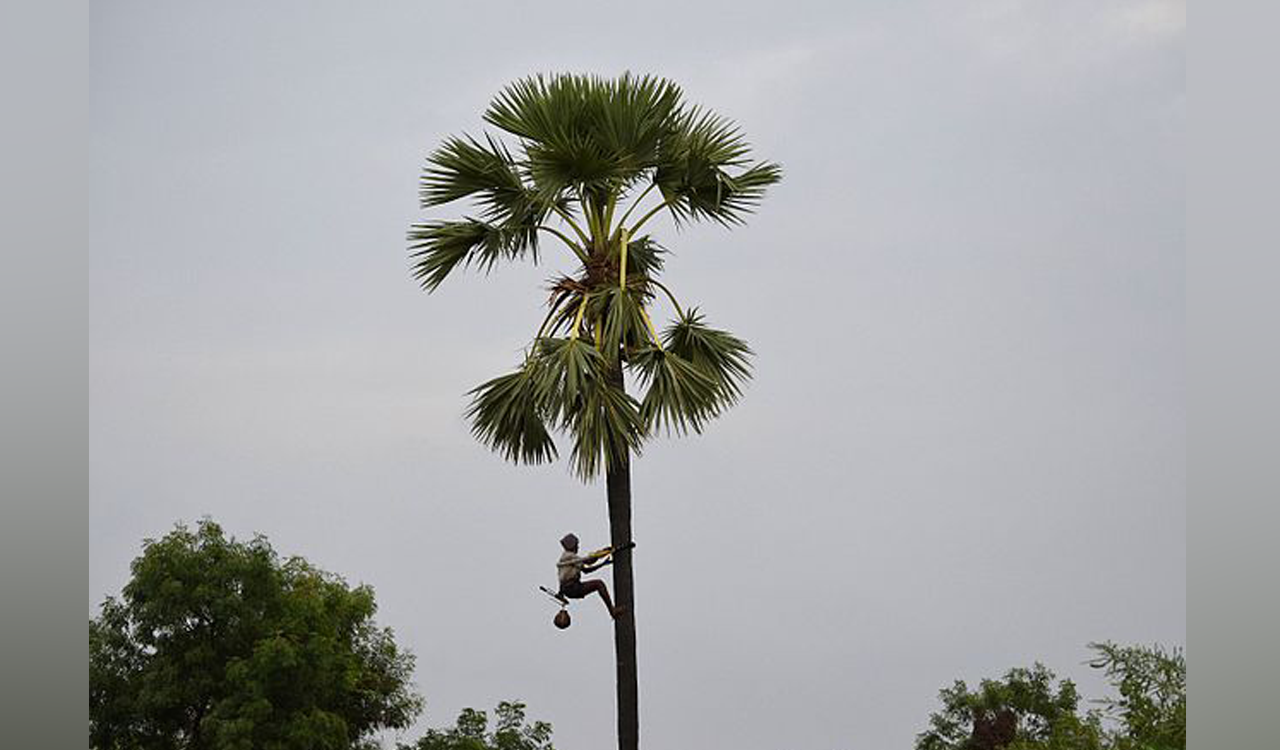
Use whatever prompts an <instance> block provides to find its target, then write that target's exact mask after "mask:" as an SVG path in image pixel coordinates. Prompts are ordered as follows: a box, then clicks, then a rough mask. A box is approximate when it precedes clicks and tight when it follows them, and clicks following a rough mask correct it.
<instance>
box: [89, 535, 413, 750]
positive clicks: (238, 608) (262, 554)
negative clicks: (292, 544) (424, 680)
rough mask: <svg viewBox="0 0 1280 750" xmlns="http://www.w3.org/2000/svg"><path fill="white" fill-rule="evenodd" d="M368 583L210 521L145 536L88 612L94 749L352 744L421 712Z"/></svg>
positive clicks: (272, 749) (408, 665)
mask: <svg viewBox="0 0 1280 750" xmlns="http://www.w3.org/2000/svg"><path fill="white" fill-rule="evenodd" d="M375 609H376V606H375V603H374V596H373V590H372V589H370V588H369V587H367V586H358V587H356V588H351V587H349V586H348V585H347V584H346V583H345V582H344V581H343V580H342V579H340V578H338V577H337V576H334V575H331V574H329V573H325V572H323V571H320V570H318V569H316V568H314V567H313V566H311V565H310V564H308V563H307V562H306V561H305V560H302V559H301V558H298V557H292V558H288V559H285V560H281V559H280V558H279V556H278V555H277V554H276V552H275V551H274V550H272V548H271V546H270V544H269V543H268V542H267V540H266V539H264V538H263V537H261V536H259V537H255V538H254V539H253V540H252V541H250V542H239V541H236V540H235V539H232V538H228V537H226V536H225V535H224V534H223V531H222V529H221V528H220V527H219V526H218V525H217V524H215V523H213V522H212V521H208V520H205V521H201V522H200V523H199V525H198V527H197V529H196V530H195V531H194V532H193V531H191V530H189V529H188V528H187V527H185V526H182V525H179V526H178V527H177V528H176V529H175V530H174V531H173V532H171V533H169V534H168V535H166V536H165V537H163V538H161V539H159V540H147V541H146V542H145V544H144V551H143V553H142V554H141V555H140V556H139V557H138V558H136V559H135V560H134V561H133V564H132V577H131V579H130V580H129V582H128V583H127V584H126V585H125V587H124V591H123V596H122V597H121V598H120V599H118V600H117V599H115V598H108V599H107V600H106V601H105V602H104V603H103V605H102V608H101V611H100V614H99V616H98V617H97V618H96V619H94V620H92V621H90V623H89V652H90V656H89V745H90V747H92V748H97V749H99V750H124V749H126V748H128V749H129V750H135V749H136V750H176V749H177V748H184V749H190V750H204V749H206V748H209V749H216V750H250V749H252V750H317V749H320V748H324V749H327V750H340V749H343V750H345V749H346V748H357V747H366V746H369V743H370V742H371V735H372V734H373V733H374V732H376V731H378V730H380V729H384V728H399V727H406V726H408V725H409V724H410V723H411V722H412V720H413V718H414V717H415V716H416V715H417V714H418V713H419V711H420V710H421V699H420V698H419V697H418V696H416V695H415V694H414V693H413V692H412V691H411V686H410V683H409V680H410V675H411V672H412V669H413V657H412V655H411V654H409V653H407V652H405V651H403V650H401V649H399V648H398V647H397V646H396V644H395V641H394V640H393V638H392V633H391V631H390V630H389V629H386V628H380V627H378V626H377V625H376V624H375V623H374V622H373V615H374V612H375Z"/></svg>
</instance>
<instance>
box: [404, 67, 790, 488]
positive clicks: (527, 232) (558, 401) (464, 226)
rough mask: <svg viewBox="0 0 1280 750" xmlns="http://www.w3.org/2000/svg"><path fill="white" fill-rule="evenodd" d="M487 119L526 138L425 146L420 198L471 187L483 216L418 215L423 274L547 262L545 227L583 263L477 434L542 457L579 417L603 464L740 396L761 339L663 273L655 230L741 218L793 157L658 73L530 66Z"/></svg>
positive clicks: (697, 425)
mask: <svg viewBox="0 0 1280 750" xmlns="http://www.w3.org/2000/svg"><path fill="white" fill-rule="evenodd" d="M484 120H485V122H486V123H488V124H489V125H491V126H493V127H494V128H497V129H498V130H499V131H501V133H502V134H505V137H506V138H507V141H514V145H511V144H509V143H508V142H507V141H504V140H503V136H502V135H494V134H488V133H487V134H485V135H484V136H483V137H481V138H476V137H472V136H461V137H452V138H449V139H447V140H445V141H444V143H443V144H442V145H441V146H440V147H439V148H437V149H436V150H435V151H434V152H432V153H431V155H430V156H429V157H428V158H427V166H426V169H425V170H424V171H423V174H422V180H421V190H420V195H421V200H422V205H423V207H424V208H432V207H436V206H440V205H444V204H447V203H452V202H454V201H459V200H468V201H470V203H471V205H472V207H473V208H474V210H475V215H468V216H464V217H462V218H461V219H453V220H432V221H427V222H424V223H421V224H416V225H414V226H413V227H412V229H411V231H410V233H409V239H410V243H411V245H410V250H411V253H412V258H413V267H414V275H415V276H416V277H417V278H418V279H419V281H420V282H421V284H422V286H423V287H424V288H425V289H427V290H428V291H430V290H433V289H435V288H436V287H437V286H439V284H440V283H441V282H443V281H444V279H445V278H446V277H447V276H448V275H449V274H450V273H451V272H453V271H454V270H455V269H456V268H459V267H461V266H466V265H474V266H477V267H479V268H482V269H486V270H487V269H490V268H492V267H493V266H494V265H495V264H496V263H498V262H499V261H504V260H519V259H530V260H533V261H534V262H537V260H538V259H539V257H540V255H541V254H542V251H543V247H542V244H541V243H542V240H543V239H550V240H551V241H552V242H555V243H558V246H562V249H563V250H565V251H566V252H564V254H563V256H562V257H564V258H565V259H567V260H569V261H570V262H571V263H573V264H574V265H575V270H574V271H573V272H572V273H569V274H563V275H559V276H556V277H554V278H552V280H551V282H550V286H549V289H548V291H549V292H550V296H549V299H548V307H549V310H548V312H547V314H546V317H545V318H544V319H543V321H542V324H541V325H540V326H539V327H538V328H537V331H536V333H534V335H533V340H532V343H531V345H530V347H529V349H528V350H527V352H526V353H525V356H524V358H523V360H522V361H521V362H520V364H519V367H518V369H516V370H515V371H514V372H511V373H509V374H506V375H502V376H499V377H496V378H493V379H492V380H489V381H488V382H486V383H484V384H482V385H480V386H479V387H477V388H476V389H475V390H473V391H472V393H471V395H472V403H471V406H470V409H469V410H468V416H469V418H470V420H471V424H472V431H473V432H474V434H475V436H476V437H477V438H478V439H479V440H481V441H482V442H484V443H485V444H487V445H489V446H490V447H491V448H492V449H494V450H495V451H497V452H498V453H500V454H501V455H502V456H503V457H505V458H507V459H509V460H512V461H516V462H522V463H542V462H546V461H550V460H552V459H554V458H555V457H556V456H557V454H558V451H557V448H556V444H555V440H554V439H553V437H552V433H553V432H556V431H560V432H563V433H566V434H568V435H569V436H570V439H571V440H572V454H571V462H572V466H573V469H574V471H575V472H576V473H577V474H578V475H579V476H581V477H582V478H584V479H590V478H593V477H595V476H598V475H599V474H600V473H601V472H602V471H603V470H607V469H608V468H609V467H610V466H614V465H620V464H621V463H622V462H624V461H625V460H626V458H627V457H628V456H630V455H632V454H634V453H636V452H637V451H638V450H639V449H640V447H641V445H642V443H643V442H644V441H645V439H646V438H648V437H649V436H651V435H652V434H653V433H654V432H655V431H659V430H665V431H667V432H689V431H693V432H700V431H701V430H702V429H703V427H704V426H705V425H706V424H707V422H708V421H710V420H711V419H712V418H714V417H716V416H718V415H719V414H721V413H722V412H723V411H724V410H725V409H726V408H728V407H729V406H731V405H732V404H733V403H735V402H736V401H737V399H738V397H739V396H740V395H741V392H742V386H743V384H744V383H745V382H746V380H747V378H748V377H749V376H750V365H749V360H750V355H751V350H750V349H749V348H748V346H747V344H746V343H745V342H744V341H742V340H741V339H738V338H737V337H735V336H733V335H732V334H730V333H728V332H727V331H723V330H720V329H716V328H713V327H711V326H709V325H707V323H706V320H705V318H704V316H703V315H702V314H701V313H700V312H699V310H698V309H697V308H695V307H691V306H688V305H681V303H680V301H679V300H678V298H677V296H676V295H675V293H673V292H672V291H671V289H670V288H669V287H668V286H667V285H665V284H663V283H662V282H660V281H659V280H658V277H659V275H660V274H661V271H662V268H663V254H664V253H665V252H666V249H665V248H664V247H663V246H661V245H659V244H658V242H657V240H656V239H654V238H653V237H651V236H650V235H649V234H648V233H647V232H646V231H642V230H644V229H645V225H646V223H647V222H648V221H649V220H650V219H651V218H652V217H654V216H656V215H658V214H659V213H661V212H663V211H666V212H667V213H668V214H669V215H670V216H671V217H672V218H673V219H674V220H675V221H676V222H677V224H681V223H685V222H694V221H712V222H716V223H719V224H722V225H725V226H732V225H735V224H740V223H742V222H743V221H744V220H745V218H746V216H747V215H748V214H750V213H751V211H752V210H753V209H754V208H755V207H756V205H757V204H758V203H759V202H760V200H761V199H762V198H763V197H764V194H765V190H766V188H767V187H768V186H769V185H772V184H773V183H775V182H777V181H778V180H779V179H780V178H781V176H782V170H781V168H780V167H779V166H778V165H777V164H774V163H772V162H766V161H758V160H755V159H753V158H752V157H751V149H750V146H749V145H748V144H747V142H746V140H745V138H744V136H743V134H742V132H741V131H740V130H739V129H738V127H737V126H736V125H734V124H733V123H732V122H731V121H729V120H728V119H726V118H724V117H722V116H720V115H717V114H715V113H714V112H711V111H709V110H707V109H704V108H702V107H698V106H691V105H689V104H686V103H685V102H684V101H683V99H682V92H681V90H680V88H679V87H678V86H676V85H675V84H674V83H672V82H670V81H668V80H665V79H661V78H656V77H653V76H642V77H637V76H633V75H630V74H626V75H623V76H620V77H618V78H613V79H606V78H601V77H598V76H582V75H557V76H550V77H544V76H533V77H529V78H525V79H522V80H520V81H517V82H516V83H513V84H511V85H510V86H508V87H507V88H506V89H504V90H503V91H502V92H501V93H499V94H498V95H497V97H495V98H494V100H493V101H492V103H491V104H490V105H489V108H488V109H487V110H486V111H485V113H484ZM651 195H652V196H653V197H652V198H650V197H649V196H651ZM646 198H648V199H649V202H648V203H646V202H645V201H646ZM633 214H634V219H633ZM659 299H661V300H669V301H670V303H671V306H672V308H673V312H674V313H675V320H674V321H673V322H672V323H671V324H670V325H669V326H667V327H666V328H665V330H663V331H662V332H661V333H659V330H658V327H657V326H656V325H655V323H654V321H653V319H652V316H651V315H650V312H649V308H650V307H651V305H652V304H653V303H654V302H655V301H657V300H659ZM624 371H626V372H629V373H630V374H632V375H633V376H634V377H635V378H636V379H637V380H638V381H639V383H640V385H641V387H642V388H643V390H644V392H643V394H642V395H641V396H640V397H639V398H635V397H633V396H632V395H631V394H629V393H627V390H626V384H625V381H624V378H623V373H624Z"/></svg>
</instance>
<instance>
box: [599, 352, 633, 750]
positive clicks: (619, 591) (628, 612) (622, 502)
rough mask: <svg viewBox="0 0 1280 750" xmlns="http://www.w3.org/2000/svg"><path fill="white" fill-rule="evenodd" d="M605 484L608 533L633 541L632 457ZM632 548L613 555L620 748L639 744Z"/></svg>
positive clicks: (616, 377) (617, 377)
mask: <svg viewBox="0 0 1280 750" xmlns="http://www.w3.org/2000/svg"><path fill="white" fill-rule="evenodd" d="M611 375H612V379H613V382H614V383H615V384H616V385H618V386H619V387H625V384H624V382H623V377H622V369H621V368H618V370H617V371H616V373H611ZM605 484H606V486H607V488H608V492H609V532H610V537H611V543H612V545H613V546H614V547H615V548H619V547H622V546H623V545H624V544H626V543H628V542H630V541H631V459H630V457H629V456H624V457H623V458H622V460H621V461H618V462H617V465H613V463H612V462H611V463H610V465H609V467H608V470H607V472H606V477H605ZM631 553H632V550H630V549H625V550H622V551H620V552H617V553H615V554H614V556H613V591H614V596H615V598H616V599H617V605H618V606H619V607H625V608H626V609H625V611H624V612H623V614H622V615H621V616H619V617H617V618H615V619H614V621H613V644H614V653H615V655H616V659H617V668H618V750H638V749H639V747H640V687H639V682H638V680H637V677H636V617H635V613H636V606H635V598H636V597H635V579H634V578H633V577H632V570H631Z"/></svg>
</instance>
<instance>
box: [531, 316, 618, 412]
mask: <svg viewBox="0 0 1280 750" xmlns="http://www.w3.org/2000/svg"><path fill="white" fill-rule="evenodd" d="M531 364H532V372H533V379H534V382H535V384H536V388H537V390H538V393H539V394H540V401H541V403H543V404H545V408H546V414H547V419H548V421H549V422H551V423H553V424H556V425H557V426H559V427H562V428H568V427H569V426H570V425H571V424H572V422H573V419H574V416H575V415H576V413H577V412H578V410H579V409H580V408H582V400H583V395H582V394H584V393H586V392H588V391H590V390H591V389H593V388H595V387H597V385H598V384H599V383H601V382H603V380H604V367H605V363H604V358H603V357H602V356H601V355H600V352H599V351H597V350H596V348H595V347H594V346H592V345H591V344H589V343H587V342H586V341H584V340H582V339H575V338H554V337H546V338H543V339H541V340H539V341H537V342H536V343H535V348H534V353H533V357H532V358H531Z"/></svg>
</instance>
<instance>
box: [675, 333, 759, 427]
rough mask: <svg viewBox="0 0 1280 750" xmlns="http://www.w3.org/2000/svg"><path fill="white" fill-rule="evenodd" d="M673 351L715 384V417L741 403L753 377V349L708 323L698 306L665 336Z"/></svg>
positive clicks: (713, 413)
mask: <svg viewBox="0 0 1280 750" xmlns="http://www.w3.org/2000/svg"><path fill="white" fill-rule="evenodd" d="M662 339H663V344H664V345H665V346H666V348H667V349H668V350H669V351H670V352H672V353H673V354H676V355H678V356H679V357H681V358H682V359H684V360H686V361H688V362H689V363H691V364H692V365H693V366H694V367H696V368H697V369H698V370H699V371H700V372H702V373H703V374H704V375H706V376H707V377H708V378H710V379H711V381H712V382H713V383H715V396H716V399H715V401H716V403H715V408H714V409H713V410H712V412H711V414H712V416H715V415H718V414H719V413H720V412H722V411H723V410H724V409H726V408H728V407H729V406H732V405H733V404H735V403H737V401H738V399H739V398H740V397H741V396H742V388H743V386H744V385H745V384H746V382H747V381H748V380H750V379H751V356H752V352H751V348H750V347H749V346H747V343H746V342H745V341H743V340H742V339H740V338H738V337H736V336H734V335H733V334H731V333H729V332H728V331H722V330H719V329H716V328H711V327H709V326H707V325H706V324H705V323H704V322H703V319H702V314H701V313H699V312H698V309H697V308H691V309H689V310H687V311H685V314H684V315H683V316H682V317H681V318H680V319H679V320H677V321H676V322H675V323H673V324H671V325H670V326H668V327H667V329H666V330H665V331H663V335H662Z"/></svg>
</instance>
